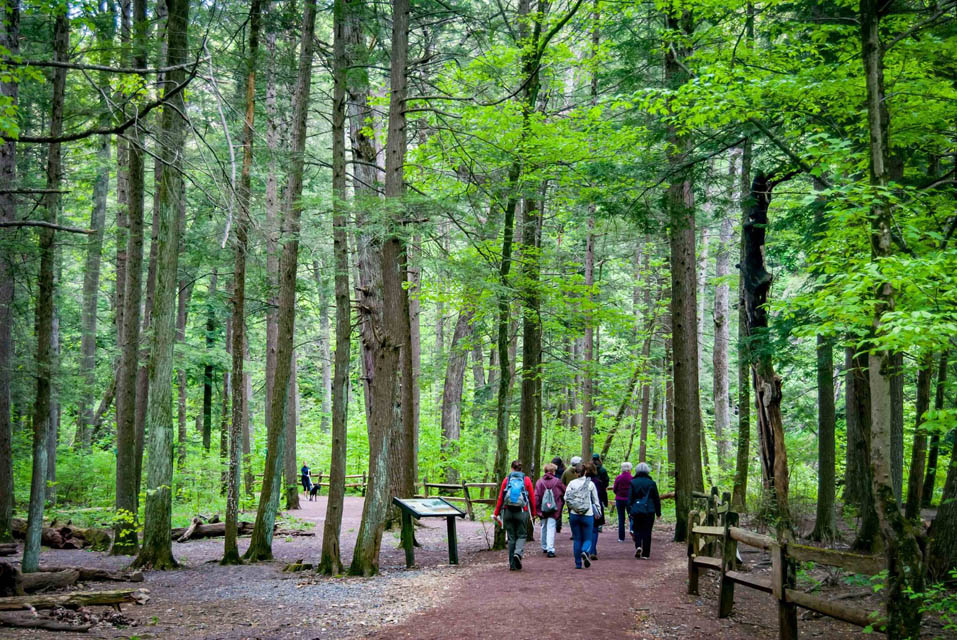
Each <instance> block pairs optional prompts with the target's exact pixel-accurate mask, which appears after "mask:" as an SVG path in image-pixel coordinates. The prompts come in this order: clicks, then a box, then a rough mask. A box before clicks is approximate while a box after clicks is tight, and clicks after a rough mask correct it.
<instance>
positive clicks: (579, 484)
mask: <svg viewBox="0 0 957 640" xmlns="http://www.w3.org/2000/svg"><path fill="white" fill-rule="evenodd" d="M576 468H577V469H578V470H579V475H580V477H578V478H576V479H574V480H572V481H571V482H570V483H569V485H568V487H566V489H565V504H567V505H568V525H569V526H570V527H571V530H572V540H574V541H575V542H574V544H573V545H572V553H573V555H574V556H575V568H576V569H581V568H582V565H584V566H585V568H586V569H587V568H588V567H590V566H591V560H590V555H591V553H590V552H591V550H592V528H593V526H594V522H595V514H596V513H597V512H598V511H600V510H601V504H600V502H599V501H598V488H597V487H596V486H595V482H594V481H593V478H594V477H595V465H593V464H592V463H590V462H588V463H586V464H584V465H581V464H580V465H578V466H577V467H576Z"/></svg>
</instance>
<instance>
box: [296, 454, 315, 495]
mask: <svg viewBox="0 0 957 640" xmlns="http://www.w3.org/2000/svg"><path fill="white" fill-rule="evenodd" d="M299 473H300V474H301V475H302V488H303V490H305V492H306V493H309V491H310V490H311V489H312V478H311V477H309V473H310V472H309V466H308V465H307V464H306V463H305V462H303V463H302V469H300V470H299Z"/></svg>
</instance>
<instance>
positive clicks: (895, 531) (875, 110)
mask: <svg viewBox="0 0 957 640" xmlns="http://www.w3.org/2000/svg"><path fill="white" fill-rule="evenodd" d="M881 11H882V5H881V3H880V1H879V0H861V2H860V25H861V54H862V58H863V61H864V78H865V85H866V87H867V123H868V129H869V133H870V140H869V142H870V144H869V151H870V174H871V180H870V182H871V186H872V187H873V188H874V189H875V194H874V195H875V198H876V199H875V200H873V201H872V202H871V207H870V223H871V230H870V231H871V257H872V260H873V262H874V264H875V266H877V267H879V265H880V262H881V261H882V260H885V259H887V258H888V257H890V256H891V255H892V252H891V225H892V224H893V221H892V216H891V210H890V205H889V204H887V203H885V202H884V201H883V191H884V190H885V189H886V188H887V185H888V175H887V169H886V165H887V156H888V151H889V139H888V138H889V136H888V130H889V128H890V116H889V115H888V111H887V102H886V100H885V95H884V59H883V54H884V51H883V44H882V43H881V39H880V21H881ZM875 293H876V302H877V306H876V308H875V311H874V322H873V335H874V337H875V338H877V339H880V338H882V337H884V336H883V332H884V328H883V315H884V314H885V313H889V312H893V310H894V302H895V294H896V292H895V291H894V288H893V286H892V285H891V283H890V282H886V281H885V282H881V283H880V284H879V285H878V287H877V291H876V292H875ZM868 365H869V374H870V391H871V456H870V466H871V486H872V487H873V491H874V502H875V506H876V508H877V516H878V522H879V523H880V530H881V537H882V538H883V541H884V545H885V547H886V552H887V567H888V578H889V579H888V586H887V613H888V623H887V637H888V638H890V639H892V640H896V639H897V638H915V637H918V636H920V621H921V607H917V606H914V605H913V604H912V603H911V602H910V599H909V597H908V592H911V593H922V592H923V591H924V571H923V569H924V568H923V566H922V555H921V549H920V547H919V546H918V544H917V532H916V530H915V528H914V527H913V525H912V524H911V523H910V522H909V521H908V520H906V519H905V518H904V514H903V513H901V510H900V505H899V501H898V494H895V491H894V484H893V478H894V465H895V461H894V445H893V440H894V435H893V430H894V429H893V423H894V420H895V419H894V417H893V413H894V406H893V404H892V402H891V395H892V393H893V392H892V389H891V387H892V380H891V378H892V376H894V375H895V373H896V372H895V371H894V354H893V353H891V352H890V351H888V350H887V349H886V347H884V346H883V345H881V344H880V343H879V342H878V344H877V345H875V348H872V349H871V350H870V353H869V355H868Z"/></svg>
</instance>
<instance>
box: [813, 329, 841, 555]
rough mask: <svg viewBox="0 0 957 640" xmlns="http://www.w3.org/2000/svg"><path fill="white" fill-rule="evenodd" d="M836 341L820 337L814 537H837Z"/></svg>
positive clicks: (818, 343) (818, 538)
mask: <svg viewBox="0 0 957 640" xmlns="http://www.w3.org/2000/svg"><path fill="white" fill-rule="evenodd" d="M834 422H835V408H834V344H833V342H831V340H830V339H829V338H827V337H825V336H818V337H817V513H816V516H815V519H814V530H813V531H812V532H811V539H812V540H822V541H831V540H833V539H834V538H836V537H837V526H836V524H835V518H834V501H835V499H836V494H835V477H834V475H835V459H834V458H835V435H834Z"/></svg>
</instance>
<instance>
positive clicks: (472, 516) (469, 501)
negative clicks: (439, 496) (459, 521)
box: [462, 480, 475, 522]
mask: <svg viewBox="0 0 957 640" xmlns="http://www.w3.org/2000/svg"><path fill="white" fill-rule="evenodd" d="M462 494H463V495H464V496H465V512H466V513H468V514H469V520H471V521H473V522H474V521H475V513H474V512H473V511H472V497H471V496H470V495H469V486H468V485H467V484H465V480H463V481H462Z"/></svg>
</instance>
